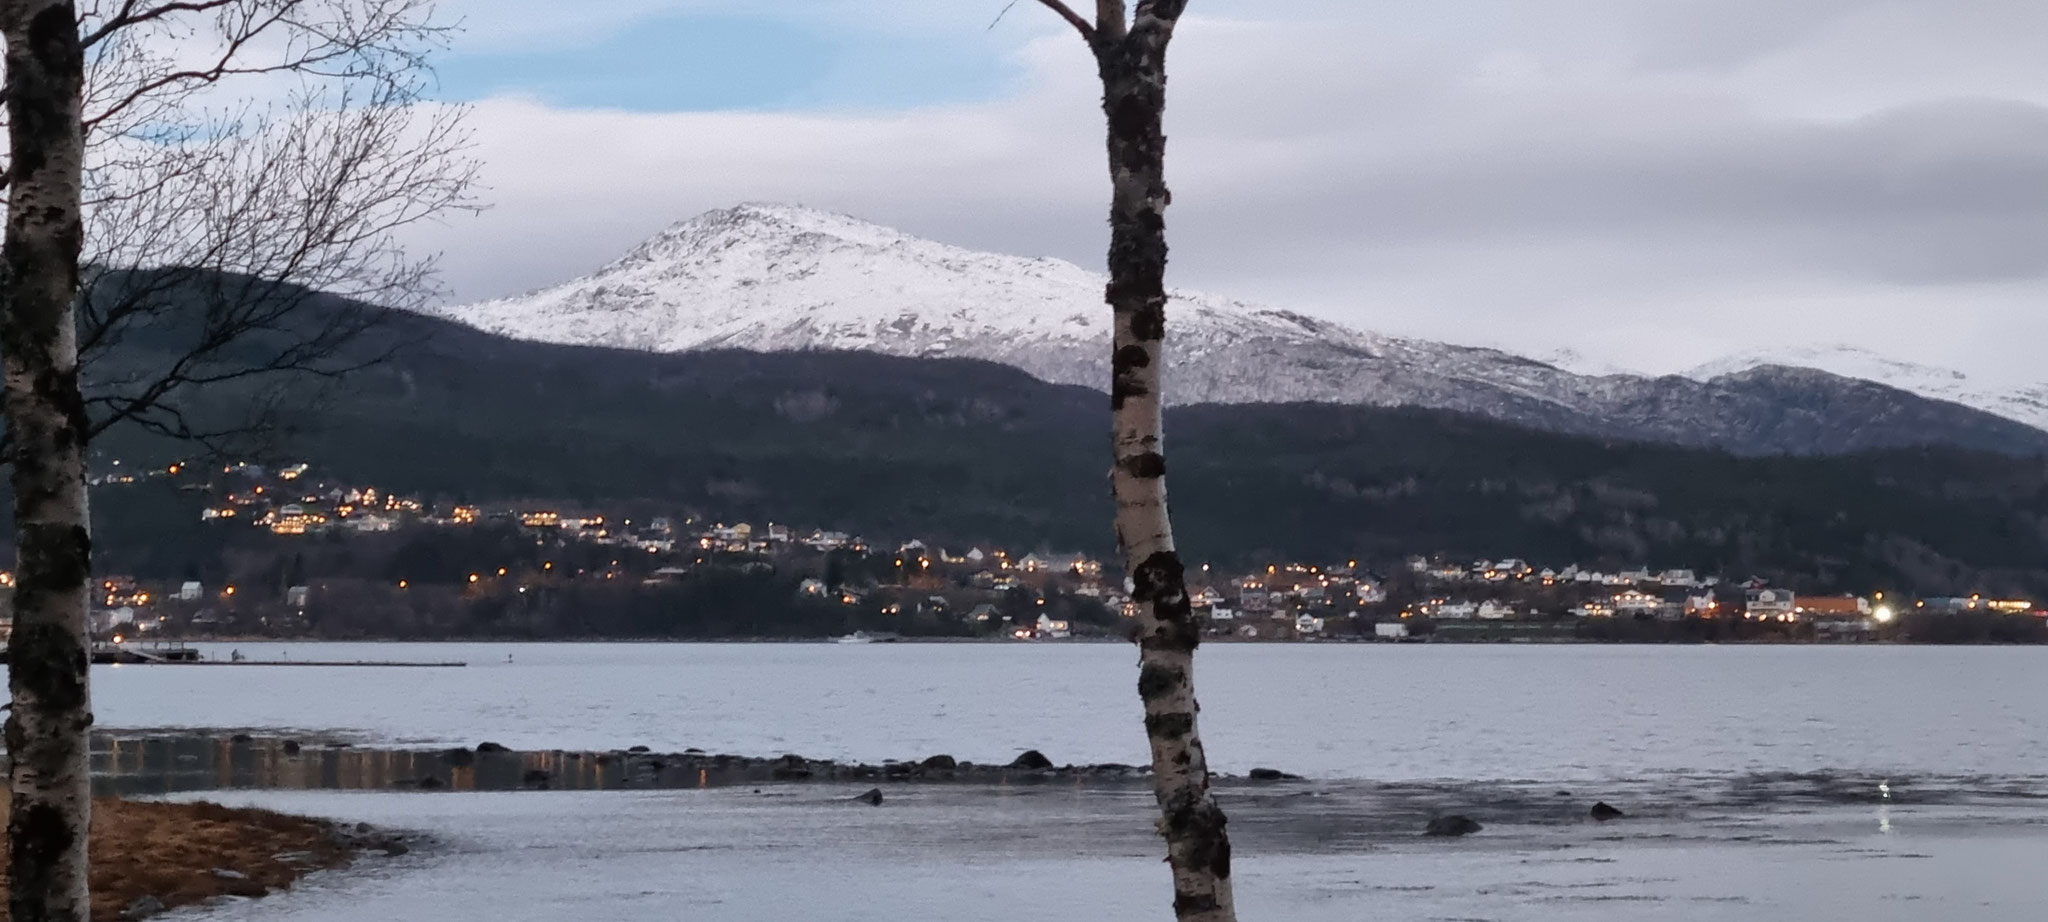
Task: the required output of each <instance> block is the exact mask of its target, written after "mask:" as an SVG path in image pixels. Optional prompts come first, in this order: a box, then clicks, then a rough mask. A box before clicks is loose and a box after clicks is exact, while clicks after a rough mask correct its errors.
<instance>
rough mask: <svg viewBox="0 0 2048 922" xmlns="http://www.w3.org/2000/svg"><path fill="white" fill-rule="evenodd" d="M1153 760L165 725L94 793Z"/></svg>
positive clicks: (665, 783) (1032, 777)
mask: <svg viewBox="0 0 2048 922" xmlns="http://www.w3.org/2000/svg"><path fill="white" fill-rule="evenodd" d="M1151 771H1152V770H1151V768H1150V767H1149V766H1142V765H1123V764H1117V763H1091V764H1081V765H1073V764H1061V763H1058V762H1055V761H1054V760H1053V759H1052V758H1051V757H1049V756H1047V755H1045V754H1043V753H1040V752H1038V751H1036V750H1033V751H1028V752H1025V753H1023V754H1021V755H1018V756H1016V757H1014V758H1011V759H1008V760H1005V761H999V762H977V761H972V760H967V759H959V758H955V757H954V756H951V755H947V754H934V755H924V756H916V757H910V758H904V759H900V760H886V761H883V762H880V763H863V762H842V761H837V760H833V759H814V758H808V757H805V756H802V755H798V754H794V753H791V754H785V755H779V756H765V757H764V756H743V755H731V754H719V753H710V752H706V751H703V750H700V749H685V750H683V751H681V752H654V751H651V750H650V749H649V748H648V747H645V746H635V747H631V748H628V749H619V750H611V751H604V752H589V751H564V750H515V749H510V748H507V747H505V746H501V745H498V744H497V743H493V742H488V741H486V742H483V743H479V744H477V745H475V746H471V747H462V748H448V749H405V748H386V747H377V748H369V747H360V746H355V745H352V744H349V743H346V742H343V741H336V740H317V739H316V740H307V739H297V738H282V737H267V736H255V735H251V734H241V733H236V734H228V735H199V734H173V735H151V736H136V737H128V738H114V739H110V740H107V741H105V742H104V743H102V744H101V745H100V746H98V747H96V751H95V753H94V774H95V776H96V777H97V779H98V782H99V784H100V786H101V788H102V790H103V791H105V792H107V793H118V794H131V795H132V794H158V793H169V792H173V791H181V790H212V789H217V788H222V787H228V788H287V789H289V788H350V789H370V790H378V789H382V790H391V789H410V790H424V791H437V790H456V791H509V790H631V789H660V788H699V787H727V786H736V785H751V784H767V783H778V782H780V783H799V782H856V783H857V782H870V783H878V784H879V783H892V782H901V783H924V784H1082V785H1125V784H1145V783H1149V782H1148V779H1149V778H1150V775H1151ZM1294 777H1295V776H1293V775H1291V774H1288V773H1286V772H1283V771H1280V770H1277V769H1268V768H1261V769H1255V770H1253V771H1251V772H1250V773H1249V774H1247V775H1245V776H1241V777H1229V776H1223V777H1221V778H1219V780H1221V781H1224V782H1226V783H1247V784H1257V783H1269V782H1275V781H1285V780H1290V779H1293V778H1294Z"/></svg>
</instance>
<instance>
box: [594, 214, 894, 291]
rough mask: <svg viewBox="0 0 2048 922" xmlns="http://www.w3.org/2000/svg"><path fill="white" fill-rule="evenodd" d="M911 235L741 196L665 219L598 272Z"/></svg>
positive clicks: (890, 241) (878, 242) (881, 242)
mask: <svg viewBox="0 0 2048 922" xmlns="http://www.w3.org/2000/svg"><path fill="white" fill-rule="evenodd" d="M912 239H914V238H911V237H909V236H908V235H906V234H904V233H902V232H901V231H897V230H894V229H892V228H888V227H883V226H882V225H879V224H874V223H871V222H868V221H863V220H860V219H859V218H855V217H852V216H850V215H844V214H839V213H837V212H831V211H824V210H822V209H817V208H811V207H808V206H805V205H792V204H787V203H780V202H742V203H740V204H738V205H734V206H732V207H730V208H714V209H712V210H710V211H706V212H704V213H702V214H699V215H696V216H695V217H692V218H689V219H687V220H683V221H678V222H676V223H675V224H671V225H669V226H668V227H667V228H664V229H663V230H662V231H661V232H660V233H657V234H655V235H654V236H652V237H649V238H647V239H646V240H644V241H641V243H640V244H639V245H638V246H636V247H634V248H633V249H632V250H630V251H628V252H627V253H626V255H625V256H624V257H622V258H620V259H619V260H618V261H617V262H614V263H612V264H611V265H610V266H606V267H605V268H604V269H601V270H599V272H600V274H602V273H604V272H612V271H618V270H620V269H624V268H628V267H633V266H645V265H649V264H654V263H663V262H676V261H688V260H691V259H693V258H695V257H697V256H700V255H701V256H712V257H715V256H718V255H719V254H720V253H723V252H725V251H728V250H730V249H732V248H733V247H736V246H745V247H750V248H753V249H754V250H757V251H760V250H767V251H772V252H775V253H785V254H786V253H793V252H796V251H800V250H802V249H806V248H823V247H842V246H852V247H887V246H892V245H895V244H899V243H903V242H906V241H909V240H912Z"/></svg>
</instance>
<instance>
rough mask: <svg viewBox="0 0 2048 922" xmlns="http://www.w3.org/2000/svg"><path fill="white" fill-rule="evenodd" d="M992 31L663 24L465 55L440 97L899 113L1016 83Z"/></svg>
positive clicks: (444, 64) (445, 70) (445, 62)
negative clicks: (567, 42)
mask: <svg viewBox="0 0 2048 922" xmlns="http://www.w3.org/2000/svg"><path fill="white" fill-rule="evenodd" d="M1011 50H1012V48H1011V47H1009V46H1007V45H1005V44H1003V43H1002V41H1001V37H999V36H992V35H988V34H963V35H950V36H949V35H945V34H943V33H939V34H932V33H925V34H914V35H912V34H903V33H901V32H894V31H889V32H863V31H859V30H844V29H838V30H835V31H831V32H827V31H821V30H818V29H815V28H810V27H806V26H805V25H803V24H800V23H792V22H782V21H777V20H772V19H748V18H714V17H698V16H688V17H660V18H651V19H648V20H644V21H642V22H639V23H635V24H633V25H632V26H630V27H628V28H625V29H622V30H620V31H619V32H617V33H615V34H613V35H610V36H607V37H605V38H602V39H600V40H598V41H595V42H590V43H582V44H577V45H574V46H562V47H556V48H547V47H542V48H539V49H527V50H520V51H501V52H485V53H464V52H462V51H461V50H460V49H459V48H458V49H456V50H455V51H453V52H451V53H449V54H447V55H444V56H443V57H442V58H441V59H440V61H439V62H438V64H437V71H438V77H439V90H438V92H437V93H436V95H437V96H439V97H440V98H442V99H446V100H451V101H473V100H477V99H482V98H485V97H489V96H497V95H507V94H517V95H523V96H531V97H534V98H537V99H539V100H541V101H543V102H546V103H548V104H550V105H554V106H561V107H567V108H610V109H629V110H637V111H651V112H676V111H706V110H726V109H743V110H769V109H828V108H897V107H904V106H917V105H931V104H938V103H947V102H959V101H965V100H972V99H981V98H987V97H989V96H993V95H996V94H997V93H999V92H1000V91H1002V90H1003V88H1004V87H1006V86H1007V85H1008V84H1009V82H1010V81H1011V80H1012V79H1014V77H1015V76H1016V66H1015V64H1014V62H1013V61H1012V60H1011V58H1010V56H1009V55H1010V52H1011Z"/></svg>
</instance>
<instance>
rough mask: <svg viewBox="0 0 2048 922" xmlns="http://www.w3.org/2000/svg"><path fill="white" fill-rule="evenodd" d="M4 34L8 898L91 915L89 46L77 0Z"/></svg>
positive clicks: (61, 919)
mask: <svg viewBox="0 0 2048 922" xmlns="http://www.w3.org/2000/svg"><path fill="white" fill-rule="evenodd" d="M0 36H4V38H5V41H6V68H7V73H6V80H5V93H6V104H7V118H8V122H7V133H8V144H9V149H10V152H11V157H10V160H9V165H8V177H7V179H8V182H9V186H8V201H7V226H6V237H5V241H4V243H0V352H4V354H5V355H4V361H5V372H4V374H5V382H4V393H0V413H4V415H5V418H6V423H7V432H8V435H9V437H10V440H11V443H12V446H13V448H12V450H13V455H12V457H11V458H10V460H11V461H12V465H11V476H12V482H13V487H14V520H15V542H16V547H17V549H18V553H19V559H18V561H17V563H16V566H15V590H14V633H13V636H12V637H11V638H9V643H8V666H7V674H8V686H9V689H10V690H11V692H12V696H13V705H12V708H11V710H10V711H9V714H8V718H7V727H6V737H7V755H8V780H9V786H10V789H11V794H12V809H13V812H12V814H11V816H10V818H9V821H8V828H7V835H8V844H9V847H10V849H11V853H10V856H9V864H8V881H9V888H8V909H9V912H10V916H11V918H12V919H13V920H14V922H86V920H87V919H88V917H89V915H90V911H91V904H90V899H89V894H88V892H87V884H86V871H87V867H88V861H87V854H86V830H87V828H88V825H89V822H90V818H91V807H92V799H91V793H92V792H91V777H90V775H89V773H88V764H87V754H88V751H89V750H88V746H87V733H88V731H89V729H90V727H91V726H92V700H91V695H90V693H89V692H88V689H87V677H88V675H87V674H88V663H87V638H86V613H87V605H88V601H87V591H86V590H87V582H88V579H89V575H90V560H91V544H92V542H91V539H90V537H89V535H88V532H87V527H88V523H87V518H86V498H85V434H86V415H85V402H84V399H83V398H82V397H81V396H80V395H79V389H78V336H77V324H76V317H75V314H74V305H73V299H74V296H75V294H76V292H77V290H78V253H79V246H80V239H81V236H82V234H83V231H82V226H83V225H82V222H81V220H80V194H81V193H80V187H81V182H82V177H81V170H82V164H83V162H84V146H85V145H84V131H83V127H82V123H81V120H80V93H81V85H82V83H83V80H84V61H83V52H82V49H81V47H80V44H79V36H78V15H77V12H76V10H75V9H74V8H73V6H72V4H71V3H70V2H68V0H0Z"/></svg>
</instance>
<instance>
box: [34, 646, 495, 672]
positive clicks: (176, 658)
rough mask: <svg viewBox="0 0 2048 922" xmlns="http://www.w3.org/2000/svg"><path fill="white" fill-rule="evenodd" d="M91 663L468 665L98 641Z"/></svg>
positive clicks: (446, 661) (353, 665)
mask: <svg viewBox="0 0 2048 922" xmlns="http://www.w3.org/2000/svg"><path fill="white" fill-rule="evenodd" d="M90 659H91V660H92V663H93V665H95V666H327V667H330V668H331V667H354V668H365V669H453V668H460V667H463V666H467V665H469V664H468V663H466V662H457V661H448V660H443V661H440V662H417V661H404V660H303V659H205V658H202V657H201V656H200V655H199V651H198V650H197V649H194V648H192V647H190V646H187V645H186V644H185V643H184V642H182V641H175V640H173V641H143V642H129V643H111V642H108V641H96V642H94V643H93V645H92V652H91V654H90ZM5 662H7V648H5V647H0V663H5Z"/></svg>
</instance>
